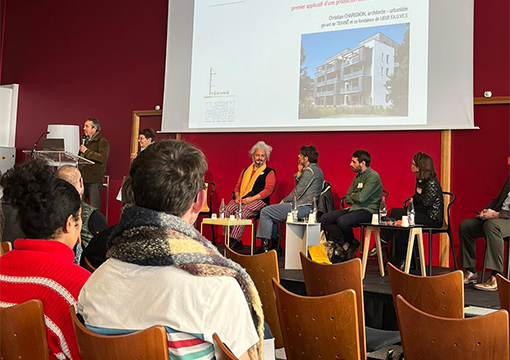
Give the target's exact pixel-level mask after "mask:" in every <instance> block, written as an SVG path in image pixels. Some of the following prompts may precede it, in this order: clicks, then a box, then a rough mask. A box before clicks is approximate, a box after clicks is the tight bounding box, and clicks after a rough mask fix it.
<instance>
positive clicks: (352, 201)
mask: <svg viewBox="0 0 510 360" xmlns="http://www.w3.org/2000/svg"><path fill="white" fill-rule="evenodd" d="M370 162H371V156H370V154H369V153H368V151H366V150H356V151H355V152H354V153H353V154H352V158H351V163H350V166H351V168H352V171H354V172H355V173H356V176H355V177H354V179H353V180H352V183H351V186H350V187H349V190H348V191H347V194H346V195H345V203H346V204H347V205H352V206H351V207H349V208H346V209H341V210H335V211H332V212H329V213H327V214H324V215H322V217H321V218H320V220H319V221H320V223H321V225H322V229H323V230H324V231H325V232H326V233H327V238H328V240H329V241H333V242H334V243H335V244H337V245H339V246H340V247H341V248H342V249H343V250H344V251H345V254H344V256H343V258H345V259H352V258H353V257H354V255H356V251H357V250H358V247H359V245H360V242H359V241H358V240H356V239H355V238H354V233H353V231H352V229H353V228H354V227H358V226H359V224H361V223H366V222H370V221H371V220H372V214H375V213H377V211H378V209H379V203H380V201H381V197H382V191H383V187H382V182H381V178H380V177H379V174H378V173H376V172H375V171H374V170H372V168H371V167H370ZM333 260H339V259H333Z"/></svg>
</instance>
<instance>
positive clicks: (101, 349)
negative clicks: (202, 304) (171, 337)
mask: <svg viewBox="0 0 510 360" xmlns="http://www.w3.org/2000/svg"><path fill="white" fill-rule="evenodd" d="M69 312H70V313H71V318H72V320H73V327H74V332H75V333H76V340H77V341H78V348H79V349H80V356H81V359H82V360H97V359H125V360H135V359H139V360H142V359H151V360H169V357H168V342H167V337H166V332H165V328H164V327H163V326H153V327H151V328H149V329H146V330H143V331H138V332H135V333H132V334H128V335H99V334H96V333H93V332H92V331H90V330H89V329H87V328H86V327H85V326H84V325H83V324H82V323H81V322H80V320H79V319H78V317H77V316H76V311H75V309H74V306H71V307H70V308H69Z"/></svg>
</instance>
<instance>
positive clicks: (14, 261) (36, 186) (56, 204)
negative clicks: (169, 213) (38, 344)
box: [0, 161, 90, 359]
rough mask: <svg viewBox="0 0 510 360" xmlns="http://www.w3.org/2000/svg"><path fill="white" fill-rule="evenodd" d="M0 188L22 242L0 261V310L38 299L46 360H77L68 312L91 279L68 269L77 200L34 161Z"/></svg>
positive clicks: (76, 229) (19, 168)
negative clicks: (14, 211)
mask: <svg viewBox="0 0 510 360" xmlns="http://www.w3.org/2000/svg"><path fill="white" fill-rule="evenodd" d="M1 184H2V186H3V188H4V190H3V196H4V199H5V200H6V201H8V202H10V203H11V204H12V205H13V206H14V207H16V208H17V209H18V210H19V212H18V216H19V222H20V225H21V229H22V230H23V232H24V233H25V234H26V237H27V238H26V239H18V240H16V241H15V243H14V247H15V250H12V251H9V252H8V253H6V254H5V255H3V256H2V257H0V287H1V289H2V291H0V307H9V306H14V305H18V304H21V303H23V302H26V301H28V300H31V299H40V300H41V301H42V303H43V309H44V315H45V316H44V317H45V323H46V335H47V338H48V346H49V355H50V359H79V358H80V355H79V351H78V346H77V343H76V337H75V335H74V330H73V326H72V322H71V316H70V314H69V306H70V305H75V306H76V303H77V298H78V294H79V293H80V290H81V288H82V287H83V284H85V281H87V279H88V278H89V276H90V273H89V272H88V271H87V270H85V269H83V268H81V267H79V266H78V265H74V264H73V261H74V253H73V250H72V249H73V247H74V245H75V244H76V241H77V240H78V237H79V235H80V231H81V225H82V222H81V201H80V195H79V194H78V192H77V191H76V189H75V188H74V187H73V186H72V185H71V184H69V183H68V182H66V181H64V180H61V179H58V178H57V177H56V176H55V174H54V173H53V171H52V170H51V168H50V167H49V166H47V165H46V164H44V163H42V162H39V161H29V162H26V163H24V164H21V165H16V166H15V167H14V168H13V169H11V170H9V171H8V172H7V173H6V174H5V175H4V176H3V177H2V179H1ZM6 226H9V224H6Z"/></svg>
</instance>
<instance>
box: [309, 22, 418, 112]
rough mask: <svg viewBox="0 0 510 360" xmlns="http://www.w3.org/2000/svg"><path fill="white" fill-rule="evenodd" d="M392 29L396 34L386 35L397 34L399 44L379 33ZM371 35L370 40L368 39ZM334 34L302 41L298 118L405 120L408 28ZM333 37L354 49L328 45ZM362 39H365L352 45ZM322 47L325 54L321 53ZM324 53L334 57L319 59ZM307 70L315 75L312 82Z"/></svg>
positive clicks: (407, 81) (402, 26) (318, 34)
mask: <svg viewBox="0 0 510 360" xmlns="http://www.w3.org/2000/svg"><path fill="white" fill-rule="evenodd" d="M396 26H397V27H399V28H395V29H387V30H393V31H387V32H388V33H390V32H391V33H393V34H398V36H399V37H400V38H401V39H399V40H400V42H397V41H395V40H393V39H392V38H390V36H388V35H385V34H384V32H383V30H384V29H383V28H386V27H388V28H389V27H396ZM375 30H378V31H377V32H375V33H374V32H373V31H375ZM371 31H372V32H371ZM370 32H371V34H372V35H370V36H366V35H367V33H368V34H370ZM334 33H337V34H328V33H317V34H308V35H306V36H309V37H312V38H311V39H310V38H309V39H306V40H307V41H305V39H303V40H304V41H302V48H301V66H302V68H301V78H300V82H301V83H300V116H299V117H300V118H322V117H342V116H356V115H358V116H359V115H365V116H367V115H368V116H370V115H377V116H385V115H387V116H389V115H397V116H407V112H408V111H407V110H408V106H407V103H408V86H409V84H408V83H409V27H408V26H407V25H404V24H402V25H389V26H384V27H378V28H377V29H374V28H365V29H359V30H350V31H349V34H347V33H346V31H337V32H334ZM341 33H344V34H341ZM325 34H328V35H329V38H327V37H326V36H327V35H325ZM342 35H345V36H347V35H348V36H350V40H343V39H344V38H345V37H342ZM321 36H323V37H324V39H320V38H319V37H321ZM331 36H336V37H337V38H338V39H342V40H339V41H338V43H339V45H342V44H349V43H354V44H355V45H356V46H354V47H352V48H351V47H345V46H342V47H341V48H338V47H337V48H336V49H335V43H334V42H333V43H331V41H327V39H329V40H331ZM360 36H364V38H362V39H361V40H360V41H359V42H357V43H356V40H357V39H356V38H360ZM303 37H304V36H303ZM326 43H327V48H328V49H324V45H325V44H326ZM305 45H306V46H305ZM328 50H329V51H330V54H331V53H332V52H333V51H334V50H338V51H337V52H336V53H334V54H333V55H331V56H329V57H322V59H321V57H320V53H325V51H328ZM332 50H333V51H332ZM303 59H304V61H303ZM307 59H308V60H307ZM306 65H308V66H306ZM314 65H315V66H314ZM311 66H314V67H313V68H312V67H311ZM309 69H313V75H312V74H311V75H312V76H309V75H308V71H309ZM303 70H304V71H303Z"/></svg>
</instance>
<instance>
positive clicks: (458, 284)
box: [387, 263, 464, 319]
mask: <svg viewBox="0 0 510 360" xmlns="http://www.w3.org/2000/svg"><path fill="white" fill-rule="evenodd" d="M387 270H388V275H389V277H390V286H391V293H392V294H393V302H394V304H395V310H396V304H397V302H396V301H397V295H402V296H403V297H404V299H406V300H407V301H408V302H409V303H410V304H412V305H413V306H414V307H416V308H418V309H420V310H421V311H425V312H426V313H427V314H431V315H435V316H441V317H445V318H455V319H462V318H464V281H463V280H464V277H463V274H462V271H460V270H456V271H453V272H450V273H448V274H444V275H437V276H427V277H425V276H415V275H411V274H406V273H405V272H402V271H400V270H399V269H397V268H396V267H395V266H393V265H392V264H391V263H388V266H387ZM397 317H398V312H397Z"/></svg>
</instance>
